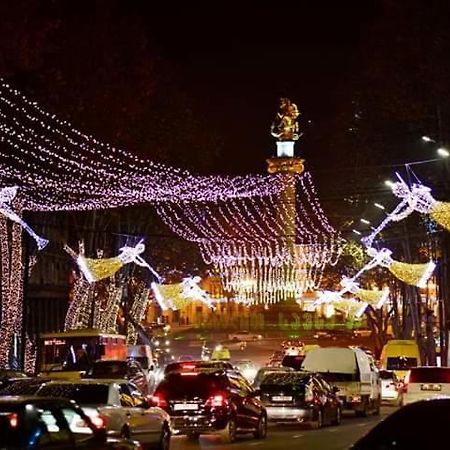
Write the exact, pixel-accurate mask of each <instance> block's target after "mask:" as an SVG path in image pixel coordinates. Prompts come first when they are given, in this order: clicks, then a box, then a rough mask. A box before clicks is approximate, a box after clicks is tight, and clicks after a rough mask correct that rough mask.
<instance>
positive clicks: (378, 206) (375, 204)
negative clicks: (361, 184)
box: [373, 202, 386, 210]
mask: <svg viewBox="0 0 450 450" xmlns="http://www.w3.org/2000/svg"><path fill="white" fill-rule="evenodd" d="M373 205H374V206H376V207H377V208H378V209H382V210H385V209H386V208H385V207H384V206H383V205H380V203H376V202H375V203H374V204H373Z"/></svg>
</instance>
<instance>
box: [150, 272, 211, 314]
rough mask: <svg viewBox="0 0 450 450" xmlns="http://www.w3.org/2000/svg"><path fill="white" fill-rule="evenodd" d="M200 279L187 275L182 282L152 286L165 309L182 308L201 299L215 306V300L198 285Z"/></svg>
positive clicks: (206, 303) (209, 305) (153, 284)
mask: <svg viewBox="0 0 450 450" xmlns="http://www.w3.org/2000/svg"><path fill="white" fill-rule="evenodd" d="M200 281H201V279H200V277H193V278H190V277H187V278H183V281H182V282H181V283H174V284H159V283H152V284H151V288H152V290H153V293H154V295H155V298H156V300H157V301H158V303H159V305H160V306H161V308H162V309H163V310H167V309H173V310H177V309H181V308H183V307H185V306H186V305H187V304H188V303H190V302H191V301H193V300H198V301H201V302H203V303H205V305H207V306H208V307H209V308H214V306H213V300H212V299H211V297H210V296H209V294H208V293H206V292H205V291H204V290H203V289H202V288H201V287H200V286H199V285H198V283H199V282H200Z"/></svg>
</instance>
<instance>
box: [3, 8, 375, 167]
mask: <svg viewBox="0 0 450 450" xmlns="http://www.w3.org/2000/svg"><path fill="white" fill-rule="evenodd" d="M266 3H267V4H266ZM377 3H378V2H377V1H375V0H364V1H361V0H343V1H336V0H329V1H324V0H319V1H314V2H311V1H305V0H298V1H285V2H260V1H258V2H256V1H242V0H241V1H235V0H232V1H227V2H223V1H222V2H221V1H218V2H210V3H205V2H175V3H168V2H167V3H165V2H158V3H156V2H149V1H138V0H134V1H129V0H80V1H79V2H77V3H72V2H65V1H63V0H41V1H38V0H17V1H15V2H12V1H11V2H4V3H3V4H1V5H0V33H1V35H0V74H1V75H3V76H6V77H7V79H8V80H12V82H13V83H17V87H18V88H19V89H22V90H23V91H24V92H25V93H26V94H27V95H31V96H33V97H34V98H36V99H37V100H38V101H39V102H40V103H41V104H43V106H44V107H47V109H49V110H50V111H51V112H54V113H56V114H58V115H60V116H62V117H69V119H70V120H72V121H73V122H74V123H75V125H77V126H78V127H79V128H81V129H84V130H86V131H88V132H91V133H93V134H95V135H97V136H99V138H101V139H103V140H106V141H109V142H111V143H112V144H115V145H125V146H127V147H129V148H130V150H132V151H134V150H137V151H139V152H142V153H144V154H145V153H149V156H150V157H152V154H151V151H150V152H149V151H148V150H147V149H148V148H151V147H152V141H151V132H150V131H149V132H148V136H145V138H143V137H142V136H140V135H139V133H138V130H137V129H136V127H135V128H133V126H134V125H135V124H133V123H131V121H132V120H134V121H141V122H143V123H145V121H148V120H150V119H149V117H148V116H149V114H147V115H146V113H145V112H143V111H141V110H139V104H140V103H144V102H145V95H143V92H142V91H143V89H145V90H147V87H148V83H147V84H145V80H144V82H143V88H141V87H140V86H139V85H138V83H139V82H140V81H141V79H145V76H142V75H141V74H139V73H138V72H139V71H141V72H142V73H144V72H145V71H146V70H150V71H151V70H153V68H152V67H151V66H152V59H153V58H155V57H156V60H155V65H162V66H164V67H165V68H166V70H168V73H169V74H170V75H169V78H170V83H167V84H166V85H165V84H164V82H163V83H161V82H159V85H158V86H157V89H159V90H160V94H161V95H162V96H163V97H164V95H165V93H164V89H167V90H173V88H174V86H176V89H177V90H179V92H181V93H183V95H186V98H187V103H191V104H192V110H193V113H192V114H193V116H194V120H197V121H198V122H199V123H201V127H202V128H203V129H204V130H205V133H206V134H208V133H209V134H210V135H211V136H212V137H213V138H216V139H217V141H218V145H217V147H218V152H219V155H218V158H217V163H216V164H215V166H214V167H213V169H212V170H214V171H215V172H216V173H221V172H222V173H241V174H242V173H248V172H261V171H265V167H266V164H265V158H266V157H268V156H270V155H271V153H272V152H273V151H274V147H275V142H274V140H273V138H272V137H271V136H270V134H269V128H270V123H271V121H272V120H273V118H274V116H275V114H276V112H277V105H278V98H279V97H280V96H287V97H288V98H290V99H291V100H292V101H294V102H295V103H297V105H298V107H299V109H300V111H301V112H302V116H301V120H300V127H301V128H302V129H303V130H304V131H305V135H304V138H302V142H300V143H299V144H298V149H299V153H301V154H302V155H303V156H305V157H306V158H307V159H309V160H311V163H312V164H313V163H315V164H316V166H320V165H321V164H322V162H321V152H322V150H320V149H318V148H316V147H318V146H322V145H323V142H324V139H325V138H326V137H327V136H328V135H329V134H330V133H329V129H328V123H329V121H330V120H331V119H332V118H333V117H334V115H335V114H336V112H337V111H338V109H339V107H340V106H341V105H339V100H338V98H339V97H338V95H337V92H339V91H340V90H342V89H343V86H344V85H345V83H346V80H347V79H348V78H349V76H351V74H352V73H353V71H355V70H358V64H359V60H358V58H359V57H358V51H359V46H360V43H361V42H362V41H363V40H364V38H365V36H366V34H367V27H368V25H370V23H371V22H372V21H373V20H375V19H376V17H377V15H378V13H379V12H378V8H377V7H376V6H375V5H376V4H377ZM130 27H131V28H130ZM145 41H148V43H149V44H146V43H145ZM146 46H147V47H146ZM144 47H145V48H144ZM109 54H111V57H110V59H111V60H110V59H108V58H109V56H110V55H109ZM114 58H115V59H114ZM115 64H118V66H120V67H117V69H116V66H115ZM102 65H104V66H105V71H106V73H104V72H102V71H101V68H102ZM167 67H168V68H169V69H167ZM156 71H158V69H157V70H156ZM128 73H129V77H128ZM148 78H149V79H151V75H150V76H149V77H148ZM127 82H129V83H130V84H131V85H132V84H133V83H135V84H136V86H125V85H126V84H127ZM122 86H123V88H122ZM150 90H151V86H150ZM166 94H168V93H166ZM347 94H348V95H347V101H350V99H351V93H347ZM114 96H116V97H117V99H115V100H114V99H113V100H111V97H114ZM166 96H167V97H169V95H166ZM108 98H109V100H103V99H108ZM168 102H169V100H168ZM148 105H149V108H150V109H151V107H152V103H151V101H149V102H148ZM133 109H136V111H132V113H130V110H133ZM105 110H107V111H108V114H109V115H108V114H104V112H105ZM147 112H148V110H147ZM124 113H125V114H124ZM133 114H134V115H133ZM164 114H165V112H164V111H163V112H162V113H161V114H160V116H161V117H160V118H159V119H160V120H161V121H162V122H163V121H164V117H163V116H164ZM171 114H177V112H176V111H171ZM182 114H183V111H180V116H179V117H178V118H179V119H180V120H183V118H182ZM130 117H131V119H130ZM128 119H130V120H129V121H128V122H127V120H128ZM170 120H171V119H170V117H167V119H166V122H170ZM179 125H180V124H175V125H174V126H175V127H177V128H178V132H179V133H185V134H187V133H189V130H182V131H180V130H179ZM187 126H189V125H187ZM121 128H122V129H121ZM127 132H128V136H126V138H124V135H125V134H127ZM140 132H141V133H143V134H145V132H146V131H145V130H144V131H142V130H140ZM198 139H205V143H204V147H203V148H208V147H211V146H214V145H215V143H214V139H212V140H211V142H210V141H209V140H207V138H203V137H199V138H198ZM198 139H197V140H198ZM169 141H170V142H169ZM193 141H194V142H189V141H187V142H184V141H183V139H180V138H179V137H176V133H174V135H173V136H170V135H169V136H164V141H163V142H162V144H161V143H160V144H159V145H160V147H161V146H164V145H165V144H167V146H168V147H172V148H174V149H175V150H173V151H175V152H176V151H177V145H178V146H179V151H180V152H186V153H189V152H196V153H197V154H198V153H200V152H201V151H203V150H202V149H201V148H200V147H201V146H199V144H198V142H195V139H193ZM155 142H156V140H155ZM191 144H192V145H191ZM219 144H220V145H219ZM219 147H220V148H219ZM208 151H209V150H208ZM323 151H324V152H325V153H326V151H327V150H323ZM211 152H213V150H211ZM180 164H182V161H181V162H180ZM201 170H202V168H201V167H199V171H201Z"/></svg>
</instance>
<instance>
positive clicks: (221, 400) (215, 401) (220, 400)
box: [205, 394, 227, 407]
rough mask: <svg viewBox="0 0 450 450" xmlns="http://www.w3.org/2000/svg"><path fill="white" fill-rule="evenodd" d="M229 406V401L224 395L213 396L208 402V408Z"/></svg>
mask: <svg viewBox="0 0 450 450" xmlns="http://www.w3.org/2000/svg"><path fill="white" fill-rule="evenodd" d="M226 404H227V399H226V397H225V395H223V394H216V395H212V396H211V397H209V398H208V400H207V401H206V404H205V405H206V406H212V407H220V406H225V405H226Z"/></svg>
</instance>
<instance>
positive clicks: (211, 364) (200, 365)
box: [164, 360, 235, 376]
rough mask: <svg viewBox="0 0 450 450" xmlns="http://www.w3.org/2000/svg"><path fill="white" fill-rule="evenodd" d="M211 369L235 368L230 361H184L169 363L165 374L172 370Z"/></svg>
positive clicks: (232, 369)
mask: <svg viewBox="0 0 450 450" xmlns="http://www.w3.org/2000/svg"><path fill="white" fill-rule="evenodd" d="M211 369H223V370H231V371H234V370H235V368H234V366H233V364H231V363H230V362H228V361H201V360H197V361H184V362H174V363H170V364H167V366H166V367H165V369H164V376H165V375H167V374H168V373H170V372H192V371H200V370H211Z"/></svg>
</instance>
